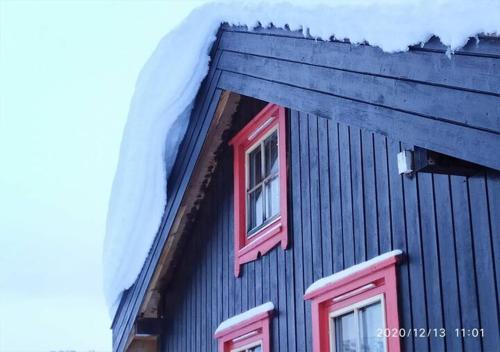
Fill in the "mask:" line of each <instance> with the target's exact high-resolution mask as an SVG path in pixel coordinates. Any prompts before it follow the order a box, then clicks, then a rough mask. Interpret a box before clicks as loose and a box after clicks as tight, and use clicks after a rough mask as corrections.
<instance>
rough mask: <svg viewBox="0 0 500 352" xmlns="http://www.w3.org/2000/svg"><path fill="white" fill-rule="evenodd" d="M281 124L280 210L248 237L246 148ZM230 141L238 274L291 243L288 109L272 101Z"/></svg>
mask: <svg viewBox="0 0 500 352" xmlns="http://www.w3.org/2000/svg"><path fill="white" fill-rule="evenodd" d="M276 127H277V128H278V155H279V156H278V158H279V170H280V174H279V179H280V181H279V183H280V214H279V216H278V217H277V218H276V219H274V220H273V221H272V222H270V223H269V224H266V225H265V226H264V227H263V228H261V229H259V230H258V231H257V232H256V233H254V234H252V237H251V238H247V226H246V169H245V159H246V152H247V151H248V150H249V149H250V148H251V147H252V146H254V145H255V143H256V142H258V141H259V140H260V139H261V138H262V137H263V136H265V135H266V133H267V132H269V131H271V130H272V129H274V128H276ZM229 144H230V145H232V146H233V149H234V274H235V276H236V277H238V276H239V275H240V269H241V265H242V264H244V263H248V262H251V261H253V260H256V259H257V258H258V257H259V255H264V254H265V253H267V252H269V251H270V250H271V249H272V248H273V247H275V246H276V245H278V244H281V247H282V248H283V249H286V248H287V246H288V236H287V221H288V220H287V219H288V217H287V165H286V125H285V109H284V108H283V107H281V106H279V105H276V104H268V105H267V106H266V107H265V108H264V109H263V110H262V111H261V112H259V113H258V114H257V115H256V116H255V117H254V118H253V119H252V120H251V121H250V122H249V123H248V124H247V125H246V126H245V127H244V128H243V129H242V130H241V131H240V132H238V134H236V135H235V136H234V137H233V138H232V139H231V141H230V142H229Z"/></svg>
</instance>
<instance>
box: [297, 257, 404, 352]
mask: <svg viewBox="0 0 500 352" xmlns="http://www.w3.org/2000/svg"><path fill="white" fill-rule="evenodd" d="M401 255H402V252H401V251H399V250H395V251H392V252H389V253H385V254H383V255H380V256H378V257H375V258H373V259H370V260H368V261H366V262H364V263H361V264H357V265H355V266H353V267H350V268H348V269H346V270H343V271H341V272H338V273H336V274H334V275H331V276H329V277H326V278H323V279H320V280H318V281H316V282H315V283H313V284H312V285H311V286H310V287H309V288H308V289H307V291H306V294H305V298H306V299H308V300H311V302H312V307H311V308H312V309H311V312H312V318H313V321H312V328H313V329H312V330H313V350H314V351H315V352H328V351H331V352H384V351H388V352H399V351H400V345H399V338H398V337H386V336H387V334H385V333H384V332H385V331H386V330H387V329H391V330H392V329H399V317H398V307H397V303H398V302H397V285H396V264H397V262H398V260H399V258H401Z"/></svg>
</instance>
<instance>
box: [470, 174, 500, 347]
mask: <svg viewBox="0 0 500 352" xmlns="http://www.w3.org/2000/svg"><path fill="white" fill-rule="evenodd" d="M469 192H470V195H469V197H470V204H471V222H472V236H473V242H474V255H475V258H474V259H475V265H476V274H477V285H478V298H479V317H480V321H481V327H482V328H483V329H484V331H485V335H484V339H483V347H484V349H485V350H486V351H494V350H495V349H497V348H498V346H500V327H499V317H498V306H497V305H498V302H497V297H496V285H495V267H494V262H493V251H492V249H493V248H492V245H491V237H490V236H491V233H490V228H489V224H488V220H489V219H488V201H487V197H486V182H485V177H484V176H475V177H471V178H469ZM497 235H498V234H497Z"/></svg>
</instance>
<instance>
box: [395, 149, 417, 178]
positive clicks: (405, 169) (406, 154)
mask: <svg viewBox="0 0 500 352" xmlns="http://www.w3.org/2000/svg"><path fill="white" fill-rule="evenodd" d="M413 171H414V170H413V151H411V150H403V151H402V152H400V153H398V172H399V174H400V175H410V174H412V173H413Z"/></svg>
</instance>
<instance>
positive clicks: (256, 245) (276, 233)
mask: <svg viewBox="0 0 500 352" xmlns="http://www.w3.org/2000/svg"><path fill="white" fill-rule="evenodd" d="M278 244H281V247H282V248H283V249H286V247H287V246H288V237H287V231H286V224H284V223H283V219H282V218H281V217H277V218H276V219H275V220H273V221H272V222H270V223H269V224H267V225H266V226H264V227H263V228H262V229H260V230H259V231H257V232H256V233H255V234H253V235H252V237H251V238H249V239H248V242H247V243H246V244H245V246H243V247H242V248H240V249H239V250H238V251H237V252H236V258H235V259H236V260H235V275H236V276H237V277H238V276H239V274H240V267H241V265H242V264H245V263H248V262H251V261H254V260H256V259H257V258H258V257H259V256H262V255H264V254H266V253H267V252H269V251H270V250H271V249H273V248H274V247H275V246H277V245H278Z"/></svg>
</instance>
